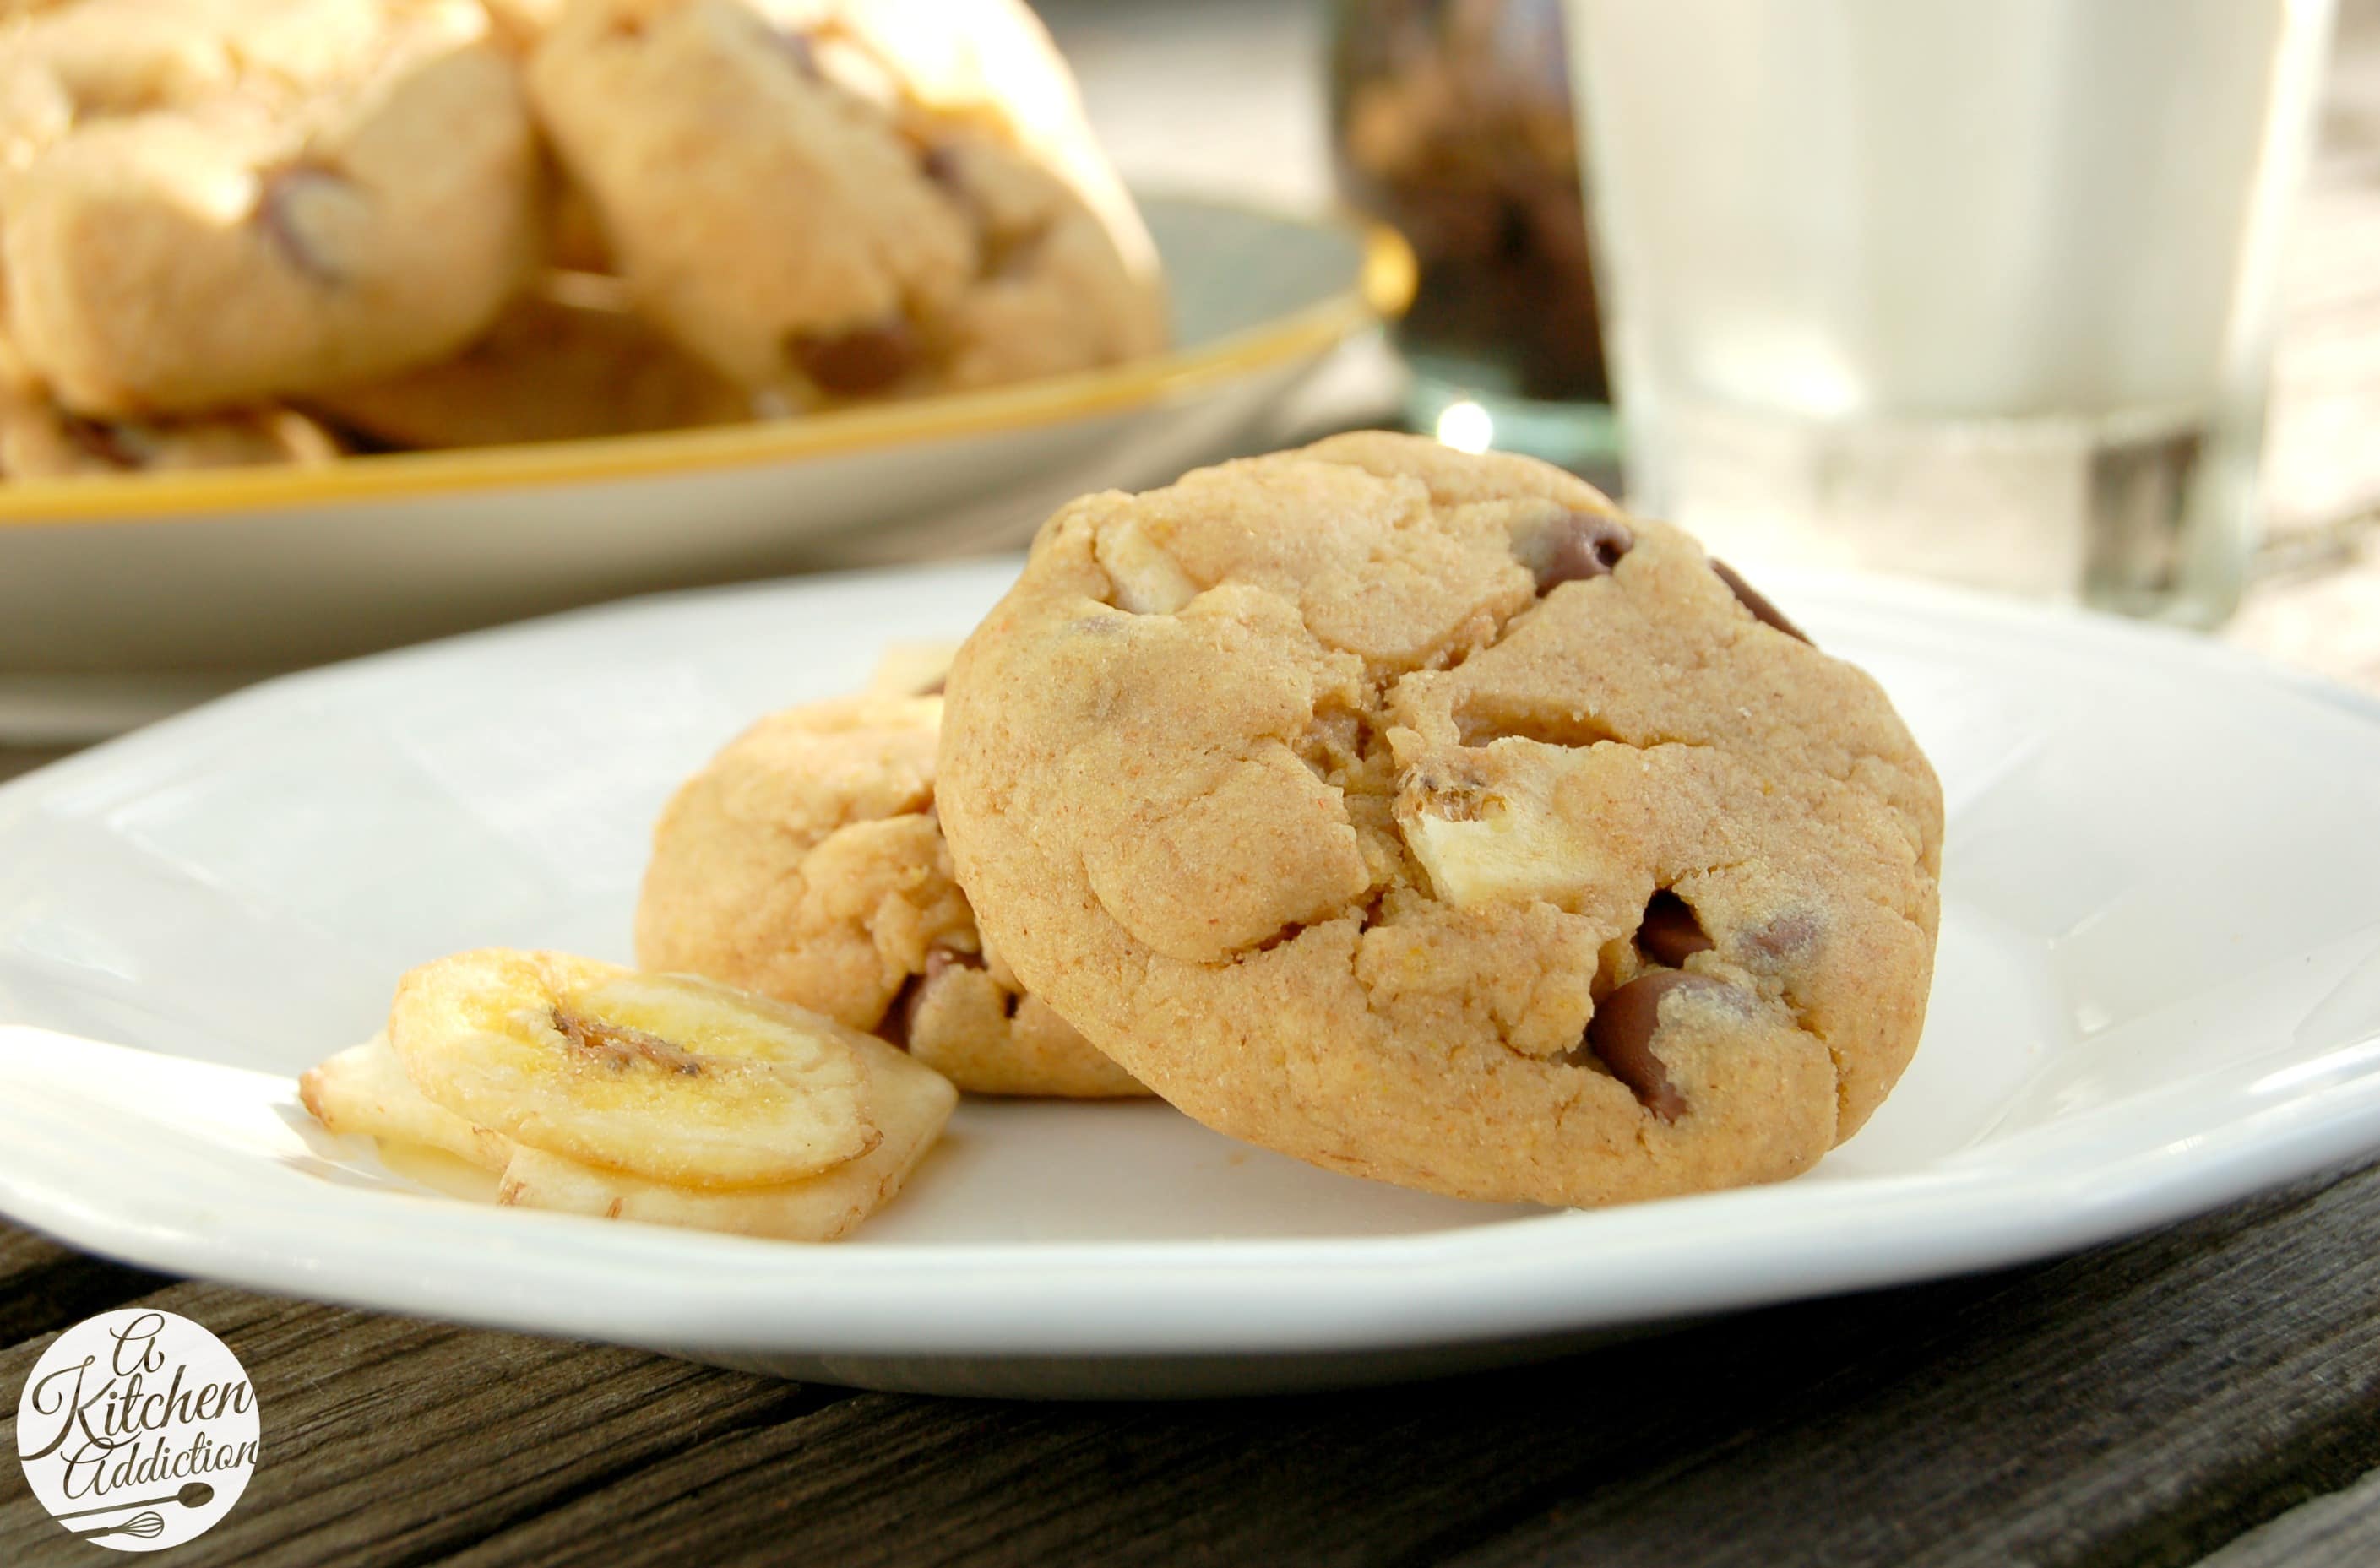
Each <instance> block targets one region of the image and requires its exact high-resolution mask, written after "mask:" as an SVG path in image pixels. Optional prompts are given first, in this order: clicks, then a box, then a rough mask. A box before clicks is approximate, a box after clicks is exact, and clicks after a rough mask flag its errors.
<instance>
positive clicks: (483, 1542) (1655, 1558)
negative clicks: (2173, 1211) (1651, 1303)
mask: <svg viewBox="0 0 2380 1568" xmlns="http://www.w3.org/2000/svg"><path fill="white" fill-rule="evenodd" d="M2375 1242H2380V1167H2367V1168H2364V1169H2362V1170H2360V1171H2358V1172H2355V1173H2353V1174H2352V1175H2351V1176H2348V1177H2347V1178H2345V1179H2343V1180H2339V1181H2336V1182H2327V1181H2325V1182H2315V1183H2309V1184H2305V1185H2302V1186H2301V1187H2298V1188H2291V1189H2289V1190H2288V1191H2285V1192H2282V1193H2279V1194H2276V1195H2272V1196H2269V1197H2266V1198H2263V1199H2258V1200H2253V1201H2251V1202H2248V1203H2244V1204H2240V1205H2237V1206H2235V1207H2233V1208H2231V1209H2228V1210H2226V1211H2224V1212H2220V1213H2217V1214H2213V1215H2209V1216H2206V1217H2204V1218H2202V1219H2199V1220H2195V1221H2192V1222H2190V1223H2188V1224H2182V1225H2179V1226H2176V1227H2173V1228H2172V1229H2169V1230H2167V1231H2164V1232H2161V1233H2159V1234H2157V1235H2155V1236H2149V1237H2145V1238H2143V1239H2141V1240H2138V1241H2135V1242H2131V1243H2128V1244H2125V1245H2122V1246H2119V1247H2114V1248H2103V1249H2101V1250H2098V1251H2095V1252H2093V1253H2090V1254H2086V1255H2084V1256H2082V1257H2078V1258H2074V1259H2070V1260H2065V1261H2062V1262H2059V1263H2056V1264H2052V1265H2049V1266H2047V1267H2044V1268H2039V1269H2033V1270H2027V1271H2022V1272H2010V1273H2003V1274H1998V1275H1993V1276H1987V1277H1984V1278H1979V1279H1969V1280H1959V1281H1950V1282H1945V1283H1942V1284H1937V1285H1926V1286H1923V1287H1918V1288H1914V1289H1908V1290H1899V1291H1891V1292H1884V1293H1876V1294H1871V1295H1866V1296H1862V1297H1851V1298H1847V1299H1842V1300H1831V1301H1824V1302H1815V1303H1808V1304H1803V1305H1800V1306H1795V1307H1791V1308H1786V1309H1777V1310H1772V1311H1767V1312H1762V1313H1755V1314H1751V1315H1748V1316H1745V1317H1741V1318H1736V1319H1730V1320H1727V1321H1720V1322H1716V1323H1712V1324H1709V1325H1706V1326H1704V1327H1700V1328H1695V1329H1691V1330H1687V1331H1684V1332H1682V1333H1672V1334H1668V1335H1662V1336H1658V1337H1654V1338H1649V1339H1645V1340H1639V1341H1633V1342H1629V1343H1626V1344H1622V1345H1614V1346H1610V1347H1608V1348H1606V1349H1603V1350H1600V1351H1597V1352H1595V1353H1592V1354H1589V1355H1586V1356H1583V1357H1573V1358H1572V1359H1570V1360H1568V1361H1565V1362H1561V1363H1558V1364H1556V1365H1553V1366H1550V1367H1543V1368H1535V1369H1525V1370H1521V1371H1515V1372H1509V1373H1498V1374H1492V1375H1488V1376H1481V1377H1472V1378H1467V1379H1462V1380H1458V1381H1450V1382H1445V1383H1439V1384H1433V1385H1425V1386H1421V1387H1415V1388H1405V1389H1394V1390H1385V1391H1379V1392H1373V1393H1354V1394H1342V1395H1332V1396H1318V1397H1308V1398H1298V1399H1286V1400H1273V1401H1253V1402H1244V1403H1240V1404H1234V1405H1136V1406H1122V1407H1117V1406H1063V1405H1016V1404H1001V1403H993V1402H970V1401H955V1400H930V1399H920V1398H913V1397H907V1396H901V1395H892V1394H874V1393H864V1394H852V1395H843V1394H839V1393H835V1392H834V1391H826V1390H809V1389H802V1388H796V1387H793V1386H790V1385H785V1384H779V1383H771V1382H768V1381H763V1380H759V1379H753V1378H748V1377H745V1376H743V1375H741V1374H736V1373H729V1372H722V1371H716V1370H710V1369H700V1368H695V1367H689V1366H685V1365H681V1364H678V1363H674V1362H670V1361H665V1360H660V1359H657V1358H654V1357H644V1356H638V1355H636V1354H634V1353H630V1352H625V1351H611V1350H598V1349H589V1348H585V1347H578V1346H571V1345H561V1344H558V1343H554V1342H548V1341H541V1340H535V1339H528V1338H523V1337H520V1336H515V1335H505V1334H491V1333H477V1332H472V1331H467V1330H457V1329H448V1328H440V1327H435V1326H431V1325H425V1324H420V1323H414V1322H408V1321H402V1320H395V1319H388V1318H379V1317H373V1316H370V1315H368V1314H360V1313H354V1312H347V1311H344V1310H342V1309H334V1308H327V1307H316V1306H306V1305H301V1304H296V1303H285V1302H273V1301H268V1300H265V1299H263V1298H261V1297H252V1296H248V1295H245V1294H243V1293H240V1292H236V1291H229V1290H225V1289H223V1288H221V1287H216V1286H208V1285H176V1286H173V1287H171V1288H169V1289H167V1290H164V1291H160V1292H156V1293H154V1294H153V1295H151V1296H148V1297H143V1299H146V1300H150V1301H152V1302H154V1303H155V1304H157V1305H161V1306H166V1307H169V1308H171V1309H175V1310H181V1311H187V1312H188V1313H189V1314H190V1315H192V1316H194V1317H197V1318H198V1319H200V1321H204V1322H207V1323H208V1324H209V1325H210V1326H211V1327H213V1328H214V1329H215V1330H216V1332H218V1333H222V1334H223V1335H224V1337H225V1339H226V1340H227V1341H228V1342H229V1343H231V1344H232V1345H233V1347H234V1348H235V1349H236V1350H238V1351H239V1352H240V1353H241V1355H242V1356H243V1357H245V1358H246V1359H247V1360H248V1364H249V1368H250V1369H251V1371H252V1372H254V1373H256V1375H257V1378H258V1383H259V1393H260V1397H261V1408H262V1410H263V1412H264V1415H265V1418H266V1444H267V1449H266V1452H267V1458H266V1462H265V1464H264V1465H262V1466H261V1467H260V1469H259V1471H258V1474H257V1479H256V1482H255V1485H254V1489H253V1490H252V1491H251V1493H250V1496H249V1499H248V1500H246V1501H244V1502H242V1504H241V1506H240V1508H239V1509H237V1510H236V1511H235V1512H234V1514H232V1516H231V1517H230V1518H229V1519H228V1520H227V1521H226V1522H225V1525H223V1526H220V1527H219V1528H218V1529H217V1530H215V1531H214V1532H213V1533H212V1534H210V1535H209V1536H207V1537H206V1538H202V1539H201V1540H200V1541H199V1542H197V1543H194V1544H193V1545H192V1546H191V1547H189V1548H188V1549H185V1551H184V1553H183V1557H184V1558H186V1559H187V1560H188V1561H190V1562H261V1563H311V1562H424V1561H430V1560H432V1559H439V1560H443V1559H445V1558H448V1557H450V1556H452V1557H455V1558H456V1559H457V1560H459V1561H463V1562H480V1563H544V1562H638V1561H682V1562H760V1561H796V1562H833V1563H839V1564H840V1563H853V1564H868V1563H909V1562H985V1563H1031V1562H1123V1561H1192V1562H1321V1563H1346V1564H1403V1563H1422V1562H1441V1561H1455V1562H1465V1563H1472V1564H1500V1563H1519V1562H1554V1561H1582V1560H1584V1561H1593V1562H1612V1563H1621V1564H1625V1563H1635V1562H1646V1563H1662V1564H1671V1563H1676V1564H1687V1563H1737V1562H1744V1563H1752V1562H1758V1563H1770V1562H1802V1561H1809V1562H1821V1561H1823V1562H1911V1563H1935V1562H1939V1563H1985V1562H1991V1563H1999V1562H2039V1563H2077V1564H2093V1565H2095V1564H2102V1563H2105V1564H2115V1563H2127V1564H2129V1563H2135V1562H2138V1563H2148V1564H2156V1563H2181V1562H2192V1561H2195V1560H2196V1559H2197V1558H2198V1557H2199V1556H2201V1555H2203V1554H2204V1552H2205V1551H2207V1550H2212V1549H2214V1548H2215V1547H2217V1546H2220V1545H2222V1544H2223V1543H2225V1542H2227V1541H2230V1540H2232V1539H2233V1538H2236V1537H2238V1536H2240V1534H2241V1533H2242V1532H2243V1531H2245V1530H2248V1529H2250V1528H2252V1527H2253V1526H2258V1525H2261V1524H2264V1523H2265V1522H2266V1521H2268V1520H2273V1519H2276V1518H2283V1517H2285V1516H2286V1515H2287V1514H2288V1513H2289V1510H2291V1509H2292V1508H2295V1507H2297V1506H2298V1505H2299V1504H2301V1503H2303V1502H2306V1500H2308V1499H2309V1498H2312V1497H2315V1496H2318V1495H2320V1494H2322V1493H2324V1492H2325V1491H2329V1490H2335V1489H2338V1488H2341V1487H2346V1486H2348V1485H2350V1484H2351V1483H2353V1482H2354V1481H2356V1480H2357V1478H2360V1477H2362V1476H2363V1475H2365V1474H2366V1473H2367V1472H2369V1471H2371V1470H2372V1469H2373V1468H2374V1466H2375V1465H2380V1322H2375V1321H2374V1315H2373V1314H2372V1313H2371V1312H2370V1310H2369V1302H2370V1301H2371V1300H2372V1298H2373V1297H2374V1290H2375V1286H2380V1249H2375V1247H2374V1243H2375ZM37 1349H38V1346H37V1345H20V1346H18V1347H16V1348H15V1349H12V1350H11V1351H9V1352H8V1353H6V1355H5V1356H0V1389H5V1388H7V1387H11V1386H14V1382H15V1380H17V1379H18V1378H20V1377H21V1376H22V1373H23V1369H24V1368H25V1367H26V1366H28V1365H30V1359H31V1357H32V1355H33V1354H34V1353H35V1351H37ZM2309 1527H2310V1528H2311V1527H2312V1526H2309ZM2321 1527H2323V1528H2325V1529H2329V1530H2331V1531H2333V1533H2334V1534H2335V1533H2336V1532H2337V1530H2338V1528H2340V1527H2341V1526H2338V1522H2337V1521H2335V1520H2333V1521H2329V1522H2327V1523H2325V1524H2323V1525H2322V1526H2321ZM43 1530H51V1531H54V1530H55V1526H54V1525H52V1524H51V1523H50V1521H49V1520H47V1519H46V1518H45V1517H42V1515H41V1514H39V1513H38V1511H37V1510H34V1509H33V1508H32V1506H31V1504H30V1502H28V1501H25V1500H22V1499H18V1500H15V1501H12V1502H0V1562H5V1561H15V1560H18V1559H17V1557H16V1554H17V1553H20V1552H26V1551H31V1550H38V1549H39V1548H40V1546H41V1544H42V1541H43V1540H44V1539H45V1538H44V1537H43V1536H42V1533H41V1532H42V1531H43ZM25 1560H27V1561H31V1559H30V1558H28V1559H25Z"/></svg>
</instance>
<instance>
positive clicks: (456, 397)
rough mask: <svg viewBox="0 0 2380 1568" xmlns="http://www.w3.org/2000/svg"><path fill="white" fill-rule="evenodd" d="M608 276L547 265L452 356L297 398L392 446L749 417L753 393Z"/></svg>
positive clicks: (564, 436) (578, 435) (548, 437)
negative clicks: (659, 325) (701, 358)
mask: <svg viewBox="0 0 2380 1568" xmlns="http://www.w3.org/2000/svg"><path fill="white" fill-rule="evenodd" d="M618 287H619V285H618V282H617V280H616V279H612V278H605V277H601V276H598V275H593V274H589V273H577V272H550V273H547V274H546V275H545V276H544V278H543V279H542V280H541V281H540V283H539V284H538V285H537V286H536V287H534V288H532V289H531V290H530V292H529V293H528V294H527V295H524V296H522V297H521V298H520V299H518V300H516V302H515V303H514V304H513V305H512V307H511V308H508V309H507V310H506V311H505V312H504V316H503V317H502V318H501V319H500V320H498V321H497V322H496V324H495V326H494V328H493V329H492V330H491V331H490V332H489V333H488V335H487V336H485V337H483V338H481V339H480V341H479V342H477V343H475V344H471V346H470V347H468V348H467V349H465V350H464V351H463V352H462V353H460V354H458V355H456V356H455V357H454V358H452V359H446V360H441V361H440V362H439V363H437V364H435V365H425V366H423V367H421V368H419V369H416V370H407V371H405V372H403V373H401V374H399V375H395V376H392V377H387V378H384V379H383V380H376V381H367V382H364V383H362V384H360V385H356V386H346V387H332V388H329V389H326V390H325V391H322V392H316V393H314V394H313V395H312V396H310V397H309V398H308V399H307V400H306V403H307V406H308V407H310V408H312V409H314V410H316V411H317V412H319V413H321V414H322V415H323V416H325V417H327V418H329V419H330V420H331V421H332V422H333V423H334V424H337V425H339V426H341V427H343V428H346V429H350V430H354V431H357V432H359V433H360V434H362V435H365V436H369V437H370V438H371V439H372V440H375V441H378V442H381V443H383V444H385V445H389V446H397V447H457V446H492V445H500V444H505V443H510V442H515V441H553V440H578V439H586V438H590V437H599V436H625V435H635V434H637V433H639V432H643V431H648V430H674V429H682V428H687V427H691V426H698V425H723V424H730V423H733V422H735V421H736V420H740V419H747V418H749V417H750V416H751V415H752V399H751V397H750V395H749V394H748V393H747V392H744V391H743V390H742V389H741V388H738V387H737V386H735V384H734V383H733V382H731V381H729V380H726V379H725V378H724V377H722V376H720V375H719V374H717V373H716V372H715V371H713V370H711V369H710V368H709V367H708V366H705V365H702V364H700V363H698V362H697V361H696V360H694V359H693V358H691V357H690V356H687V355H686V354H685V353H683V352H682V351H680V350H679V349H678V347H677V346H676V345H675V344H672V343H671V342H670V341H669V340H668V339H666V338H664V337H662V335H661V334H660V333H659V332H655V331H653V329H652V328H651V327H650V326H648V325H646V324H645V322H644V321H643V320H641V319H639V318H638V317H637V315H636V314H635V313H634V312H632V311H630V310H629V309H628V308H627V307H626V304H625V301H624V300H621V299H620V298H618V297H617V294H618Z"/></svg>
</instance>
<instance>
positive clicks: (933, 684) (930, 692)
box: [917, 675, 951, 697]
mask: <svg viewBox="0 0 2380 1568" xmlns="http://www.w3.org/2000/svg"><path fill="white" fill-rule="evenodd" d="M950 683H951V678H950V677H949V676H947V675H937V676H935V677H934V678H933V680H932V681H929V682H928V683H927V684H925V685H923V686H920V687H918V688H917V695H919V696H921V697H939V696H941V694H942V691H943V689H944V688H945V687H947V686H948V685H949V684H950Z"/></svg>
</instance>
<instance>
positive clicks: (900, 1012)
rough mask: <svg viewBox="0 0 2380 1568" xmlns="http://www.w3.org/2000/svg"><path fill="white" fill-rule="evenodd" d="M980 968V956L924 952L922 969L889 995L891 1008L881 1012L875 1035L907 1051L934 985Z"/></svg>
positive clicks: (958, 950) (937, 948)
mask: <svg viewBox="0 0 2380 1568" xmlns="http://www.w3.org/2000/svg"><path fill="white" fill-rule="evenodd" d="M983 967H984V962H983V955H982V954H981V953H970V952H968V951H967V950H966V949H965V948H964V947H944V946H943V945H942V944H941V943H939V942H937V943H935V944H934V945H933V946H932V947H929V948H927V949H926V967H925V969H924V970H923V971H921V972H919V973H917V974H913V975H911V976H910V977H909V978H908V979H906V980H905V981H903V982H902V983H901V989H900V990H898V991H896V992H894V993H893V994H892V1003H891V1005H889V1006H888V1007H885V1009H884V1020H883V1021H882V1022H881V1023H880V1024H878V1025H877V1026H876V1033H877V1035H878V1036H879V1037H880V1039H883V1040H887V1041H890V1042H891V1043H893V1044H895V1045H898V1046H900V1047H901V1048H902V1049H903V1050H907V1049H908V1048H909V1036H910V1034H911V1033H912V1032H913V1031H915V1030H916V1029H917V1010H918V1009H919V1008H920V1007H924V1006H925V1005H926V992H927V990H928V989H929V987H930V986H932V984H933V983H934V982H935V981H937V980H939V979H941V977H942V975H943V974H944V973H945V972H947V971H951V970H954V969H981V968H983Z"/></svg>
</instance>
